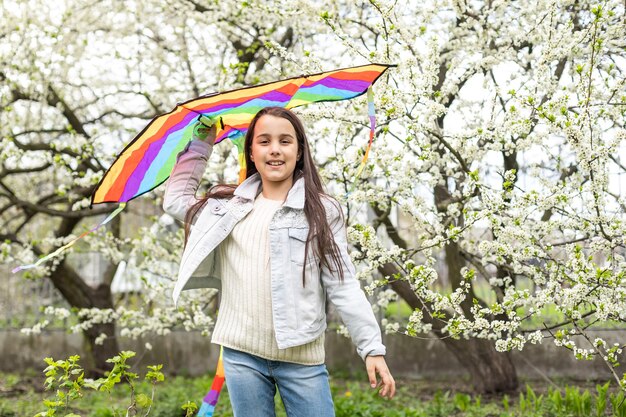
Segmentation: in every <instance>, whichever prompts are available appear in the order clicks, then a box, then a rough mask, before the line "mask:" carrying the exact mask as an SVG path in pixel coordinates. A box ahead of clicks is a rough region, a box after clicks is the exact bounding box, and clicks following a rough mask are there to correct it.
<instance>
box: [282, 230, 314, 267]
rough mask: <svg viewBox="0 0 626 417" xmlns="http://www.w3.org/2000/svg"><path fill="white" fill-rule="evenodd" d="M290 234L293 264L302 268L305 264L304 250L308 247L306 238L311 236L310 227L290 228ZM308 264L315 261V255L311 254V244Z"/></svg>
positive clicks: (290, 251)
mask: <svg viewBox="0 0 626 417" xmlns="http://www.w3.org/2000/svg"><path fill="white" fill-rule="evenodd" d="M288 234H289V254H290V258H291V262H292V263H294V264H296V265H300V266H302V265H303V264H304V250H305V247H306V238H307V236H308V235H309V228H308V227H302V228H298V227H290V228H289V229H288ZM308 254H309V256H308V258H307V264H308V263H310V262H311V261H313V259H312V258H313V254H312V252H311V245H310V243H309V251H308Z"/></svg>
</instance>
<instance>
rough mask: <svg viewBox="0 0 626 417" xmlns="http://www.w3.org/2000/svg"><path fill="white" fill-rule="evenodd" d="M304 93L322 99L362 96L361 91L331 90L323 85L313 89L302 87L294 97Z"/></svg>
mask: <svg viewBox="0 0 626 417" xmlns="http://www.w3.org/2000/svg"><path fill="white" fill-rule="evenodd" d="M304 93H306V94H314V95H317V96H320V97H327V96H331V97H333V99H348V98H352V97H355V96H358V95H359V94H361V92H360V91H346V90H343V89H339V88H331V87H327V86H325V85H322V84H317V85H314V86H312V87H301V88H300V90H298V92H297V93H296V94H294V97H298V96H299V95H301V94H304ZM292 100H293V99H292Z"/></svg>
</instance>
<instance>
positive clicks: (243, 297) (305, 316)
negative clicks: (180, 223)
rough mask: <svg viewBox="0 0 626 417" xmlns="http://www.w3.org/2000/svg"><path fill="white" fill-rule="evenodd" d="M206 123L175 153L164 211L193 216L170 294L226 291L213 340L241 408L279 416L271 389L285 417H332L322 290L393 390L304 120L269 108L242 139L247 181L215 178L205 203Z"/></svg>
mask: <svg viewBox="0 0 626 417" xmlns="http://www.w3.org/2000/svg"><path fill="white" fill-rule="evenodd" d="M205 120H206V119H205ZM208 124H209V123H207V125H204V124H203V123H200V122H198V123H197V124H196V126H195V127H194V135H193V136H194V138H193V140H192V141H191V142H190V143H189V145H188V147H187V148H186V150H184V151H183V152H181V154H180V155H179V156H178V160H177V163H176V166H175V167H174V170H173V172H172V175H171V177H170V179H169V182H168V184H167V188H166V191H165V199H164V209H165V211H166V212H167V213H169V214H171V215H173V216H175V217H177V218H179V219H181V220H184V221H185V223H186V227H185V242H186V243H185V250H184V253H183V256H182V260H181V265H180V270H179V275H178V280H177V282H176V286H175V289H174V302H176V301H177V299H178V296H179V295H180V292H181V291H182V290H186V289H191V288H203V287H214V288H221V302H220V311H219V314H218V317H217V323H216V324H215V329H214V331H213V335H212V340H211V341H212V342H213V343H217V344H220V345H222V346H223V347H224V356H223V363H224V373H225V376H226V385H227V387H228V393H229V396H230V399H231V403H232V406H233V411H234V413H235V416H242V417H251V416H274V395H275V393H276V388H278V390H279V392H280V395H281V398H282V400H283V403H284V405H285V409H286V411H287V415H289V416H315V417H320V416H322V417H324V416H334V410H333V402H332V398H331V394H330V388H329V384H328V373H327V371H326V367H325V365H324V330H325V329H326V316H325V311H326V310H325V302H326V298H327V297H328V299H329V300H330V301H331V302H333V304H334V305H335V306H336V307H337V310H338V311H339V313H340V315H341V318H342V320H343V322H344V323H345V325H346V326H347V328H348V330H349V332H350V335H351V337H352V340H353V342H354V343H355V345H356V348H357V352H358V354H359V355H360V356H361V358H363V360H364V361H365V366H366V369H367V373H368V376H369V380H370V383H371V386H372V388H376V387H377V386H381V387H382V388H381V390H380V394H381V395H382V396H383V397H388V398H392V397H393V396H394V394H395V382H394V380H393V377H392V376H391V373H390V372H389V369H388V368H387V365H386V363H385V359H384V354H385V346H384V345H383V344H382V342H381V334H380V328H379V326H378V324H377V322H376V320H375V318H374V314H373V312H372V309H371V306H370V305H369V303H368V301H367V299H366V298H365V294H364V293H363V291H362V290H361V288H360V286H359V283H358V281H357V280H356V279H355V278H354V272H355V271H354V265H353V264H352V262H351V260H350V257H349V255H348V245H347V240H346V239H347V238H346V229H345V225H344V219H343V212H342V210H341V207H340V206H339V204H338V203H337V202H336V200H334V199H332V198H331V197H329V196H328V195H326V194H325V193H324V190H323V186H322V183H321V180H320V178H319V175H318V172H317V169H316V167H315V165H314V162H313V159H312V158H311V153H310V150H309V144H308V141H307V138H306V135H305V133H304V127H303V125H302V122H301V121H300V120H299V119H298V117H297V116H296V115H295V114H294V113H293V112H291V111H289V110H286V109H284V108H281V107H267V108H264V109H262V110H261V111H260V112H259V113H257V114H256V116H255V117H254V119H253V120H252V122H251V123H250V127H249V129H248V132H247V134H246V137H245V145H244V150H245V158H246V167H247V172H246V180H245V181H243V182H242V183H241V184H240V185H239V186H234V185H218V186H215V187H213V188H212V189H210V190H209V192H208V194H207V196H206V197H205V198H203V199H200V200H198V199H196V197H195V193H196V190H197V189H198V185H199V182H200V180H201V178H202V175H203V173H204V170H205V167H206V164H207V160H208V158H209V155H210V154H211V151H212V147H213V143H214V141H215V134H216V127H215V126H208ZM190 225H193V227H192V228H190ZM190 230H191V231H190ZM377 373H378V374H379V376H380V378H381V383H380V385H377V381H376V374H377Z"/></svg>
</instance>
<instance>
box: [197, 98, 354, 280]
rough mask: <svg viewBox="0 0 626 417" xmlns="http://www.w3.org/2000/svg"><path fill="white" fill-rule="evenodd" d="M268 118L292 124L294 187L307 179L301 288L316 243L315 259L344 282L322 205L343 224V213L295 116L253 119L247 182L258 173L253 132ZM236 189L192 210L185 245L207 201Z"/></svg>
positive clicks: (273, 110) (266, 111) (225, 187)
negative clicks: (306, 228) (295, 158)
mask: <svg viewBox="0 0 626 417" xmlns="http://www.w3.org/2000/svg"><path fill="white" fill-rule="evenodd" d="M265 115H269V116H274V117H282V118H283V119H287V120H288V121H289V122H290V123H291V125H292V126H293V128H294V130H295V131H296V139H297V140H298V150H299V151H300V153H301V155H302V156H301V158H300V159H299V160H298V161H297V162H296V167H295V169H294V171H293V183H294V184H295V182H296V181H297V180H298V179H300V178H304V190H305V200H304V214H305V216H306V219H307V222H308V223H309V234H308V236H307V239H306V244H305V252H304V266H303V267H302V285H305V284H306V283H305V276H304V268H305V266H306V264H307V257H308V248H309V243H311V242H312V241H313V240H314V239H315V241H316V243H317V245H315V247H314V248H313V251H314V255H315V256H316V257H317V258H318V259H320V261H321V266H326V267H327V268H328V269H330V270H333V268H332V267H331V261H330V260H332V263H333V264H334V266H335V268H334V270H335V271H337V272H338V273H339V280H340V281H343V271H344V269H343V262H342V261H341V255H340V253H339V251H340V250H339V247H338V246H337V243H336V242H335V239H334V238H333V233H332V230H331V227H330V225H329V224H328V221H327V220H326V209H325V208H324V205H323V203H322V198H327V199H330V201H331V202H332V203H333V204H334V205H335V206H337V209H338V210H339V213H340V216H341V221H344V218H343V212H342V210H341V208H340V207H339V204H338V203H337V202H336V200H335V199H333V198H332V197H330V196H329V195H328V194H326V192H325V191H324V186H323V184H322V181H321V179H320V176H319V174H318V172H317V168H316V166H315V163H314V162H313V158H312V157H311V151H310V149H309V141H308V140H307V137H306V134H305V132H304V126H303V125H302V122H301V121H300V119H299V118H298V116H296V114H295V113H293V112H292V111H290V110H287V109H285V108H283V107H265V108H263V109H261V111H259V112H258V113H257V114H256V115H255V116H254V118H253V119H252V121H251V122H250V126H249V128H248V131H247V132H246V137H245V143H244V155H245V158H246V178H250V177H251V176H252V175H254V174H255V173H257V169H256V166H255V165H254V162H252V161H251V160H250V155H251V153H252V151H251V148H252V139H253V138H254V128H255V126H256V123H257V121H258V120H259V119H260V118H261V116H265ZM236 188H237V185H236V184H218V185H215V186H213V187H211V188H210V189H209V191H208V192H207V194H206V195H205V196H204V197H203V198H202V199H200V200H199V201H198V202H197V203H196V204H194V205H193V206H192V207H191V208H190V209H189V211H188V212H187V215H186V216H185V244H186V243H187V238H188V237H189V233H190V225H191V222H192V220H193V219H194V217H195V216H196V215H197V214H198V212H199V211H200V210H201V209H202V207H203V206H204V205H205V203H206V202H207V200H208V199H210V198H217V199H229V198H232V197H233V193H234V192H235V189H236Z"/></svg>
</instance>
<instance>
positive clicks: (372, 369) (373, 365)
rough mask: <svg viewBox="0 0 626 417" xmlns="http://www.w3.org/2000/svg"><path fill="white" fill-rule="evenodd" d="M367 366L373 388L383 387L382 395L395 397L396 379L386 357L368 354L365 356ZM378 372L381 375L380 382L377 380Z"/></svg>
mask: <svg viewBox="0 0 626 417" xmlns="http://www.w3.org/2000/svg"><path fill="white" fill-rule="evenodd" d="M365 368H366V369H367V376H368V377H369V380H370V385H371V386H372V388H377V387H381V386H382V389H381V390H380V395H381V396H382V397H386V398H389V399H391V398H393V396H394V395H396V381H394V379H393V376H391V372H389V368H388V367H387V363H386V362H385V357H384V356H382V355H380V356H368V357H366V358H365ZM376 374H378V375H380V383H377V381H376Z"/></svg>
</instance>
